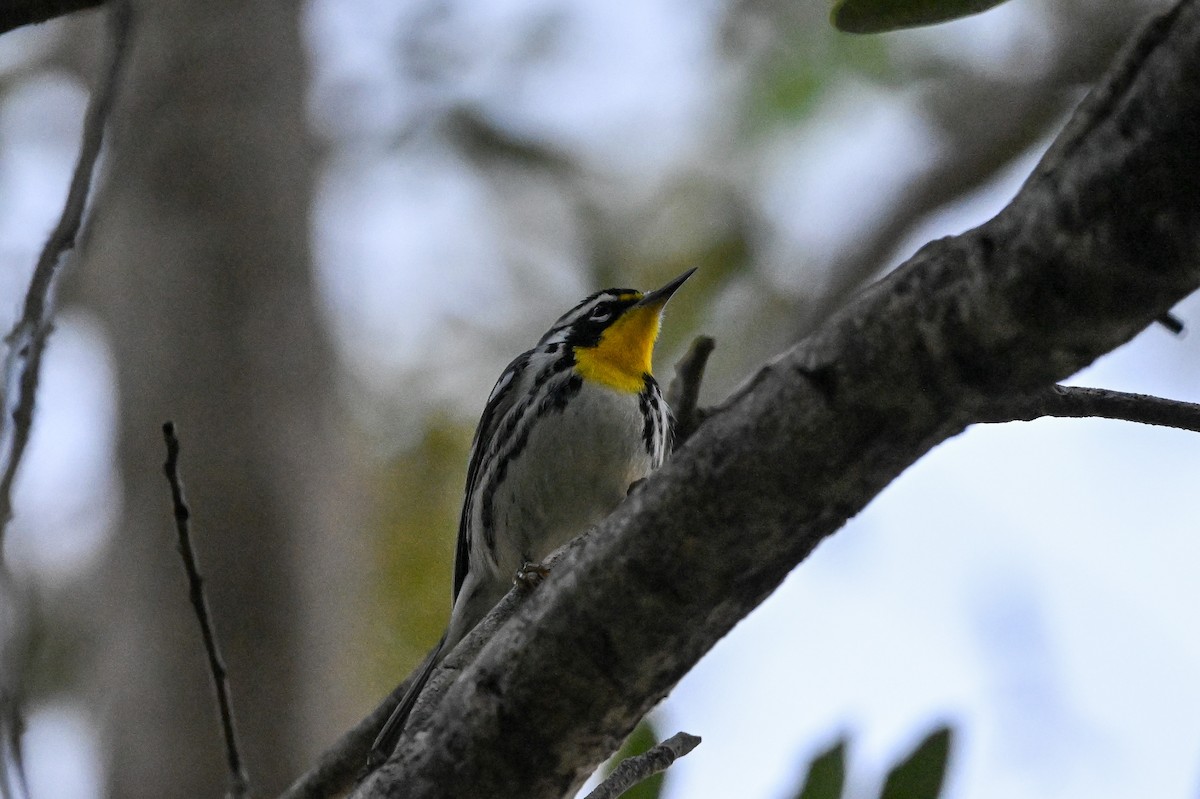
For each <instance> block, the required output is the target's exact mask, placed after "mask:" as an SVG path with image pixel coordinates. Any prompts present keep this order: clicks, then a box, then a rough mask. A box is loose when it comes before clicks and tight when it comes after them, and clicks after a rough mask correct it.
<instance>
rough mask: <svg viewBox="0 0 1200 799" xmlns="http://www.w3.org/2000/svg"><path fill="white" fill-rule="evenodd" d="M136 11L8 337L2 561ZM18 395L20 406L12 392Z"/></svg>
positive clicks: (1, 426)
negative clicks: (46, 355) (47, 353)
mask: <svg viewBox="0 0 1200 799" xmlns="http://www.w3.org/2000/svg"><path fill="white" fill-rule="evenodd" d="M131 15H132V12H131V10H130V6H129V3H128V2H120V3H117V4H115V5H114V6H113V10H112V19H111V23H112V30H113V34H112V41H113V52H112V59H111V61H110V63H109V67H108V72H107V74H106V75H105V77H104V79H103V80H102V81H101V82H100V84H99V86H98V87H97V88H96V91H95V93H94V94H93V95H92V99H91V103H90V104H89V106H88V110H87V115H86V117H85V118H84V123H83V143H82V145H81V146H80V149H79V160H78V161H77V162H76V164H75V172H74V174H73V175H72V176H71V186H70V188H69V189H68V191H67V200H66V203H65V205H64V206H63V211H62V215H61V216H60V217H59V220H58V224H57V225H56V226H55V228H54V230H53V232H51V234H50V238H49V239H47V240H46V246H45V247H44V248H43V249H42V254H41V256H40V257H39V258H38V262H37V266H36V267H35V268H34V271H33V277H32V278H30V281H29V290H28V291H27V292H26V294H25V305H24V309H23V311H22V313H21V318H20V319H19V320H18V321H17V323H16V324H15V325H14V326H13V329H12V331H11V332H10V333H9V334H8V336H7V338H6V342H7V343H8V355H7V357H6V359H5V364H4V385H5V396H4V403H3V404H4V411H5V413H4V417H3V419H2V420H0V442H2V443H3V446H4V453H3V454H4V461H3V463H4V466H3V471H2V473H0V560H2V558H3V543H4V529H5V528H6V527H7V526H8V521H9V519H11V518H12V486H13V482H14V480H16V476H17V470H18V468H19V467H20V465H21V458H22V456H23V455H24V453H25V447H26V445H27V444H28V443H29V435H30V432H31V430H32V428H33V409H34V399H35V396H36V395H37V387H38V381H39V379H40V376H41V369H42V353H43V351H44V350H45V347H46V339H47V337H48V336H49V335H50V331H51V329H52V327H53V326H52V324H51V321H50V317H51V316H52V315H53V312H54V308H53V305H54V303H53V291H54V287H55V284H56V282H57V280H56V278H57V277H58V274H59V271H60V269H61V267H62V264H63V262H64V260H65V257H66V255H67V253H68V252H70V251H71V250H72V249H74V247H75V238H76V236H77V235H78V234H79V229H80V226H81V225H82V223H83V214H84V209H85V208H86V206H87V199H88V195H89V194H90V192H91V184H92V174H93V172H94V171H95V165H96V159H97V157H99V155H100V148H101V145H102V144H103V142H104V126H105V122H106V120H107V119H108V115H109V111H110V110H111V108H112V104H113V99H114V97H115V95H116V91H117V84H118V81H119V77H120V74H121V70H122V68H123V66H124V63H125V60H126V54H127V53H128V51H129V39H130V36H129V30H130V18H131ZM14 393H15V394H16V398H15V402H14V398H13V394H14Z"/></svg>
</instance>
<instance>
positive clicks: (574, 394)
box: [370, 269, 695, 765]
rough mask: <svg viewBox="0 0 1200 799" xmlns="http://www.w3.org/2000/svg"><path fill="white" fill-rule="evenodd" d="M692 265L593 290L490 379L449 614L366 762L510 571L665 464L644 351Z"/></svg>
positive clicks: (388, 745)
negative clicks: (637, 286)
mask: <svg viewBox="0 0 1200 799" xmlns="http://www.w3.org/2000/svg"><path fill="white" fill-rule="evenodd" d="M694 271H695V270H694V269H690V270H688V271H687V272H684V273H683V274H682V275H680V276H679V277H677V278H675V279H674V280H672V281H671V282H670V283H668V284H667V285H665V286H663V287H662V288H660V289H658V290H656V291H652V292H650V293H648V294H642V293H641V292H639V291H634V290H632V289H607V290H605V291H600V292H597V293H595V294H593V295H592V296H590V297H588V298H587V299H586V300H584V301H583V302H581V303H579V304H578V305H576V306H575V307H574V308H572V309H571V310H570V311H567V313H565V314H563V316H562V317H561V318H560V319H559V320H558V321H557V322H555V323H554V326H553V327H551V328H550V329H549V330H548V331H546V334H545V335H544V336H542V338H541V340H540V341H538V343H537V346H536V347H534V348H533V349H531V350H529V351H528V352H524V353H522V354H520V355H518V356H517V357H516V359H514V360H513V362H512V363H510V364H509V365H508V368H507V369H505V370H504V373H503V374H501V375H500V379H499V380H497V381H496V386H495V388H493V389H492V394H491V396H490V397H488V401H487V405H486V406H485V407H484V409H483V416H482V417H481V418H480V420H479V427H478V428H477V429H476V430H475V440H474V442H473V443H472V444H471V460H470V466H469V467H468V468H467V487H466V493H465V496H464V498H463V507H462V515H461V517H460V518H459V524H458V547H457V550H456V553H455V558H454V592H453V606H452V610H451V613H450V624H449V627H447V629H446V632H445V634H444V635H443V636H442V640H441V642H440V643H439V644H438V648H437V650H435V652H434V654H433V655H432V656H431V657H429V658H428V659H427V660H426V662H425V665H424V667H423V668H422V669H421V671H420V673H419V674H418V675H417V677H416V679H415V680H413V683H412V685H411V687H409V689H408V691H407V693H406V694H405V695H404V697H403V698H402V699H401V700H400V704H399V705H397V706H396V709H395V710H394V711H393V712H392V715H391V717H390V718H388V721H387V723H386V724H385V725H384V727H383V729H382V730H381V731H380V733H379V736H378V737H377V738H376V739H375V743H374V745H373V746H372V748H371V756H370V763H371V764H372V765H373V764H377V763H379V762H382V761H383V760H385V759H386V758H387V757H388V755H390V754H391V750H392V749H393V748H395V745H396V741H397V740H398V739H399V737H400V732H401V731H402V730H403V729H404V724H405V721H406V720H407V719H408V714H409V712H410V711H411V710H412V708H413V705H414V704H415V703H416V701H417V697H418V695H419V694H420V692H421V689H422V688H423V687H424V685H425V682H426V680H428V678H429V675H430V674H431V673H432V672H433V669H434V668H435V667H436V666H437V664H438V663H440V662H441V660H442V658H443V657H445V655H447V654H448V653H449V652H450V650H452V649H453V648H454V646H455V645H456V644H457V643H458V642H459V641H461V640H462V639H463V638H464V637H465V636H466V634H467V633H469V632H470V631H471V629H472V628H473V627H474V626H475V625H476V624H477V623H478V622H479V621H480V620H481V619H482V618H483V617H484V616H486V615H487V613H488V611H490V610H491V609H492V607H494V606H495V605H496V603H497V602H499V601H500V599H501V598H503V597H504V595H505V594H506V593H507V592H508V589H509V587H510V586H511V585H512V581H513V576H514V575H515V574H516V573H517V571H518V570H520V569H522V567H523V566H525V565H526V564H536V563H540V561H541V560H542V559H543V558H545V557H546V556H547V555H549V554H550V553H551V552H553V551H554V550H555V549H557V548H558V547H560V546H562V545H563V544H565V543H566V542H567V541H569V540H571V539H572V538H574V537H575V536H576V535H579V534H580V533H582V532H584V531H585V530H586V529H588V527H590V526H591V525H594V524H596V523H598V522H599V521H600V520H601V519H603V518H604V517H605V516H607V515H608V514H609V513H610V512H611V511H612V510H613V509H614V508H615V507H616V506H617V505H618V504H619V503H620V502H621V500H622V499H623V498H624V497H625V494H626V492H627V491H628V489H629V486H630V485H631V484H632V483H634V482H636V481H637V480H640V479H642V478H643V477H645V476H646V475H648V474H649V473H650V472H651V471H653V470H654V469H657V468H658V467H659V466H661V465H662V462H663V459H664V458H665V457H666V455H667V453H668V451H669V450H670V446H671V412H670V410H669V409H668V408H667V404H666V402H664V401H663V397H662V392H661V391H659V388H658V383H657V382H655V380H654V378H653V377H652V376H651V368H650V360H651V354H652V353H653V350H654V342H655V339H656V338H657V337H658V328H659V323H660V320H661V317H662V310H663V307H664V306H665V305H666V304H667V300H668V299H670V297H671V295H672V294H673V293H674V292H675V290H676V289H678V288H679V287H680V286H681V285H683V282H684V281H685V280H687V279H688V278H689V277H691V275H692V272H694Z"/></svg>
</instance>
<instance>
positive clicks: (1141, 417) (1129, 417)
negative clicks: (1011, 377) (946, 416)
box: [975, 386, 1200, 433]
mask: <svg viewBox="0 0 1200 799" xmlns="http://www.w3.org/2000/svg"><path fill="white" fill-rule="evenodd" d="M1045 416H1058V417H1066V418H1072V419H1085V418H1094V417H1098V418H1100V419H1117V420H1120V421H1125V422H1137V423H1139V424H1153V425H1160V426H1162V427H1174V428H1176V429H1179V430H1190V431H1192V432H1194V433H1200V405H1198V404H1196V403H1194V402H1180V401H1179V400H1169V399H1163V398H1162V397H1151V396H1149V395H1146V394H1130V393H1127V392H1124V391H1110V390H1108V389H1105V388H1084V387H1082V386H1051V387H1049V388H1045V389H1040V390H1038V391H1033V392H1030V393H1027V394H1015V395H1012V396H1007V397H999V398H997V399H995V400H993V401H992V402H991V403H990V404H989V405H988V406H987V407H985V408H983V409H981V410H980V412H979V414H978V415H977V416H976V417H975V421H977V422H1030V421H1033V420H1034V419H1041V418H1042V417H1045Z"/></svg>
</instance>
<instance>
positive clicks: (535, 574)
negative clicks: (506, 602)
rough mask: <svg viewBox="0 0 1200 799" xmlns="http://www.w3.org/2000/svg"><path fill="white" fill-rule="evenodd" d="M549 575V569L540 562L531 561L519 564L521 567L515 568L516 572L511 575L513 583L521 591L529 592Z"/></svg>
mask: <svg viewBox="0 0 1200 799" xmlns="http://www.w3.org/2000/svg"><path fill="white" fill-rule="evenodd" d="M549 576H550V570H549V569H547V568H546V567H545V566H543V565H542V564H540V563H532V562H530V561H528V560H527V561H525V562H524V563H522V564H521V568H519V569H517V573H516V574H514V575H513V585H515V586H516V587H517V588H518V589H520V590H521V591H524V592H525V593H529V592H530V591H532V590H533V589H535V588H537V587H538V586H539V585H541V584H542V580H545V579H546V578H547V577H549Z"/></svg>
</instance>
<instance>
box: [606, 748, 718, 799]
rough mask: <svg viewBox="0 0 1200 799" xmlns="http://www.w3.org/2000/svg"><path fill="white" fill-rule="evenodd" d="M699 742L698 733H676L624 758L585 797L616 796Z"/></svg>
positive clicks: (615, 798) (650, 775)
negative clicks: (643, 750) (655, 744)
mask: <svg viewBox="0 0 1200 799" xmlns="http://www.w3.org/2000/svg"><path fill="white" fill-rule="evenodd" d="M699 744H700V738H699V736H696V735H689V734H688V733H686V732H677V733H675V734H674V735H672V736H671V737H670V738H668V739H667V740H665V741H663V742H662V743H660V744H659V745H658V746H654V747H651V748H650V749H647V750H646V751H645V752H642V753H641V754H640V755H634V756H633V757H627V758H625V759H624V760H622V761H621V764H620V765H619V766H617V767H616V768H615V769H613V772H612V774H609V775H608V777H607V778H605V780H604V782H602V783H600V784H599V785H597V786H596V789H595V790H594V791H592V792H591V793H589V794H588V795H587V796H586V797H584V799H617V797H618V796H620V795H621V794H623V793H625V792H626V791H627V790H629V789H630V788H632V787H633V786H635V785H637V784H638V783H639V782H641V781H642V780H645V779H648V778H650V777H653V776H654V775H655V774H658V773H660V772H663V771H666V770H667V769H668V768H670V767H671V764H672V763H674V762H675V761H676V760H678V759H679V758H681V757H683V756H684V755H686V754H687V753H688V752H690V751H692V750H693V749H695V748H696V747H697V746H698V745H699Z"/></svg>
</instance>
